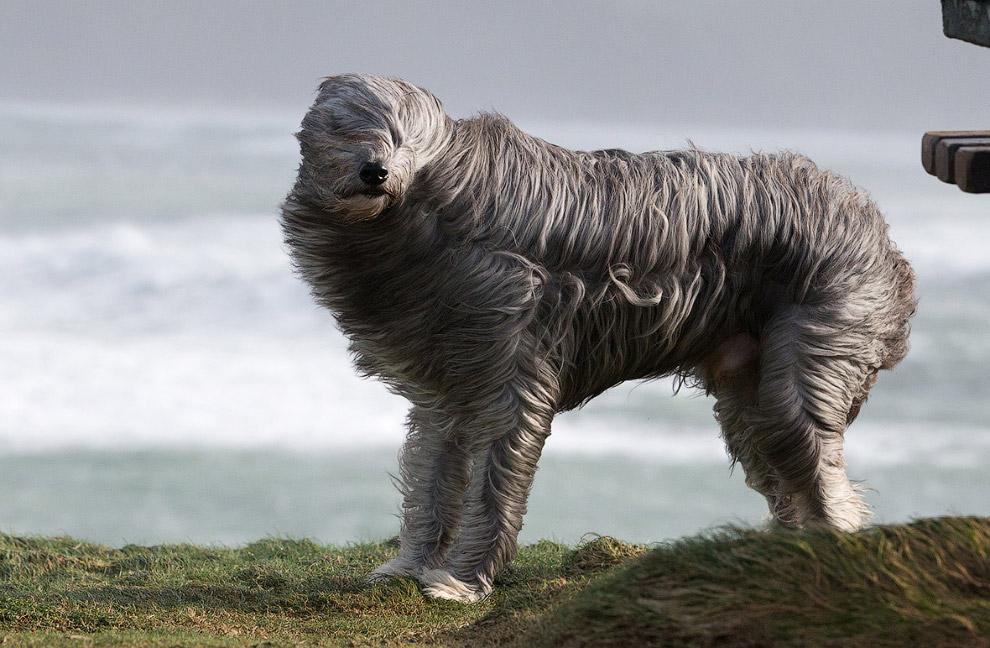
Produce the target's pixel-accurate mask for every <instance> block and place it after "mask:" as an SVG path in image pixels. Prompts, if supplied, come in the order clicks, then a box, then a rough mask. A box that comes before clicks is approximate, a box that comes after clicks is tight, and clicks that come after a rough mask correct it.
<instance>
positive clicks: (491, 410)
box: [419, 385, 554, 603]
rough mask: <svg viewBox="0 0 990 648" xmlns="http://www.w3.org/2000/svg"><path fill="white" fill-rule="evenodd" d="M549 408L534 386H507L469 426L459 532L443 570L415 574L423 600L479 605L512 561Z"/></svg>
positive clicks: (547, 429)
mask: <svg viewBox="0 0 990 648" xmlns="http://www.w3.org/2000/svg"><path fill="white" fill-rule="evenodd" d="M549 403H550V400H549V399H547V398H546V392H545V391H544V390H543V389H541V388H540V387H539V386H538V385H534V387H533V388H520V387H518V386H516V385H510V386H508V387H506V389H505V391H504V393H503V394H502V396H501V398H499V399H498V400H497V402H495V403H493V404H492V405H491V406H490V407H488V408H487V409H486V410H485V412H484V413H483V414H482V415H481V416H479V417H478V418H477V419H476V421H475V422H474V424H475V425H477V426H478V428H476V429H478V430H479V431H480V434H479V436H478V437H477V441H476V443H475V447H474V451H473V456H474V470H473V474H472V477H471V486H470V489H469V491H468V494H467V501H466V503H465V513H464V517H463V519H462V521H461V531H460V534H459V535H458V537H457V540H456V541H455V543H454V545H453V546H452V547H451V549H450V551H449V552H448V554H447V560H446V561H445V564H444V566H443V567H441V568H439V569H433V570H428V571H424V572H423V573H422V574H420V577H419V580H420V582H421V583H422V584H423V586H424V592H425V593H426V594H427V595H429V596H433V597H435V598H448V599H454V600H459V601H463V602H466V603H472V602H475V601H479V600H481V599H483V598H485V597H486V596H488V594H489V593H490V592H491V590H492V582H493V580H494V578H495V574H496V573H498V571H499V570H500V569H501V568H502V567H504V566H505V565H506V564H507V563H508V562H510V561H511V560H512V559H513V558H514V557H515V555H516V538H517V536H518V535H519V530H520V529H521V528H522V521H523V516H524V515H525V513H526V500H527V498H528V497H529V491H530V488H531V486H532V484H533V477H534V474H535V473H536V463H537V461H538V460H539V458H540V454H541V452H542V450H543V444H544V441H545V440H546V438H547V436H549V434H550V421H551V419H552V418H553V414H554V410H553V407H552V406H551V405H550V404H549Z"/></svg>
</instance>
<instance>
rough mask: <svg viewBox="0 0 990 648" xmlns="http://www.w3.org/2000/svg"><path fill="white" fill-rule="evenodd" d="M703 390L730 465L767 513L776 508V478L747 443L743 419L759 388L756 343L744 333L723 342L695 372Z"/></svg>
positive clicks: (753, 448) (754, 402)
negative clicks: (711, 399)
mask: <svg viewBox="0 0 990 648" xmlns="http://www.w3.org/2000/svg"><path fill="white" fill-rule="evenodd" d="M698 369H699V373H700V375H701V378H702V380H703V382H704V385H705V387H706V389H707V390H708V391H709V392H710V393H711V394H713V395H714V396H715V398H716V401H715V418H716V419H717V420H718V422H719V424H720V425H721V427H722V438H723V439H724V440H725V446H726V449H727V450H728V451H729V455H730V456H731V457H732V461H733V463H739V464H740V465H741V466H742V468H743V471H744V472H745V474H746V485H747V486H749V487H750V488H752V489H753V490H755V491H757V492H758V493H760V494H761V495H763V496H764V497H765V498H766V500H767V504H768V505H769V507H770V510H771V511H772V510H774V509H775V508H776V505H777V499H776V493H777V492H778V490H779V484H778V480H777V476H776V474H775V473H774V471H773V469H772V468H771V467H770V466H769V465H768V464H767V462H766V461H764V459H763V458H762V457H761V456H760V453H759V452H758V451H757V448H756V447H755V444H752V443H749V442H748V438H749V433H748V425H747V423H746V419H745V415H746V413H747V411H749V409H750V408H752V407H754V406H755V405H756V402H757V401H756V397H757V393H758V390H759V386H760V375H759V342H758V341H757V340H755V339H754V338H752V337H750V336H749V335H746V334H744V333H741V334H737V335H734V336H732V337H730V338H729V339H728V340H726V341H725V342H723V343H722V344H721V345H720V346H719V348H718V349H716V351H715V352H713V353H712V354H711V355H709V356H708V357H707V358H706V359H705V360H704V362H703V363H702V364H701V366H700V367H699V368H698Z"/></svg>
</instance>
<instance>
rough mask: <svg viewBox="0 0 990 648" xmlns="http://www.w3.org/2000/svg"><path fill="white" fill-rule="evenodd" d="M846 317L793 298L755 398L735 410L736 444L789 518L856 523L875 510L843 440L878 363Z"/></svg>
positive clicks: (767, 336)
mask: <svg viewBox="0 0 990 648" xmlns="http://www.w3.org/2000/svg"><path fill="white" fill-rule="evenodd" d="M838 322H841V320H840V319H839V318H838V317H836V316H835V313H834V312H829V311H828V310H827V309H826V308H825V307H808V306H803V307H800V306H791V307H787V308H785V309H783V310H782V311H781V312H779V313H778V314H777V315H775V316H774V317H773V318H771V320H770V321H769V322H768V323H767V326H766V327H765V329H764V331H763V333H762V335H761V340H760V348H759V378H758V386H757V389H756V397H755V401H754V402H753V404H751V405H750V406H748V407H746V408H744V409H742V410H741V411H739V412H734V413H733V414H732V415H731V416H732V417H733V421H734V422H733V428H734V429H733V430H732V431H731V436H732V442H731V443H730V451H733V449H734V452H735V453H736V456H738V457H739V458H740V461H741V463H743V466H744V469H746V470H747V478H748V481H749V482H750V483H752V485H753V486H754V487H755V488H756V489H757V490H759V491H760V492H761V493H762V494H763V495H764V496H766V498H767V501H768V502H769V503H770V506H771V512H772V514H773V516H774V518H775V520H776V521H778V522H780V523H782V524H785V525H789V526H798V527H801V526H804V525H806V524H809V523H825V524H829V525H831V526H833V527H836V528H838V529H841V530H845V531H851V530H855V529H858V528H859V527H860V526H862V524H863V523H864V522H865V521H866V519H868V518H869V516H870V511H869V507H868V506H867V505H866V503H865V502H864V501H863V500H862V497H861V496H860V494H859V492H858V491H857V490H856V488H855V487H854V486H853V485H852V484H851V483H850V481H849V479H848V477H847V476H846V470H845V469H846V463H845V457H844V454H843V450H842V442H843V434H844V433H845V428H846V425H847V424H848V421H849V420H850V414H851V410H853V408H854V407H856V405H857V402H858V401H857V399H858V398H860V397H861V396H862V393H861V392H862V390H863V385H864V383H865V382H866V381H867V380H868V377H869V375H870V373H871V372H872V371H873V369H871V367H870V363H871V360H870V359H869V358H868V356H869V354H870V353H871V351H870V346H871V341H870V340H869V336H867V335H860V334H857V333H856V331H855V327H850V326H848V325H842V324H840V323H838ZM730 409H731V408H730ZM729 436H730V433H729V432H728V431H727V440H728V437H729ZM733 446H734V448H733ZM747 464H749V465H747ZM751 473H752V474H751Z"/></svg>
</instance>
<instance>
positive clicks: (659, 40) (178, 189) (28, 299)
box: [0, 0, 990, 545]
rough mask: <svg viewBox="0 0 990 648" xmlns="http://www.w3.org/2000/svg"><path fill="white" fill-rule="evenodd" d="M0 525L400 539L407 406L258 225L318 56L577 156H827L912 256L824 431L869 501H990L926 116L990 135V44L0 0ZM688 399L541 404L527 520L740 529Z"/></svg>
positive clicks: (907, 15) (926, 19) (966, 231)
mask: <svg viewBox="0 0 990 648" xmlns="http://www.w3.org/2000/svg"><path fill="white" fill-rule="evenodd" d="M0 51H2V55H3V56H2V65H0V489H2V492H3V497H2V498H0V530H3V531H7V532H10V533H16V534H45V535H51V534H69V535H72V536H75V537H77V538H79V539H86V540H94V541H99V542H104V543H109V544H112V545H121V544H125V543H130V542H134V543H162V542H176V541H194V542H202V543H225V544H237V543H243V542H247V541H251V540H255V539H258V538H260V537H263V536H266V535H289V536H294V537H309V538H313V539H316V540H319V541H322V542H333V543H345V542H348V541H357V540H367V539H378V538H384V537H389V536H391V535H395V534H396V533H397V532H398V520H397V519H396V517H395V514H396V513H397V511H398V503H399V498H398V495H397V493H396V491H395V489H394V488H393V487H392V485H391V483H390V480H389V477H388V473H389V472H390V471H391V472H394V471H395V470H396V460H395V457H396V452H397V450H398V448H399V445H400V444H401V440H402V437H403V428H402V424H403V417H404V413H405V404H404V402H403V401H402V400H401V399H398V398H396V397H394V396H391V395H390V394H388V393H387V392H386V391H385V389H384V388H383V387H382V386H381V385H379V384H377V383H375V382H373V381H367V380H361V379H359V378H358V377H357V376H356V375H355V374H354V372H353V371H352V369H351V367H350V363H349V360H348V357H347V353H346V345H345V341H344V340H343V339H342V337H341V336H340V334H339V333H338V332H337V331H336V330H335V328H334V326H333V322H332V319H331V318H330V316H329V314H327V313H325V312H322V311H320V310H318V309H317V308H316V307H315V306H314V305H313V304H312V303H311V301H310V299H309V297H308V294H307V291H306V288H305V287H304V286H303V285H302V283H301V282H300V281H298V280H297V279H296V278H295V277H293V275H292V270H291V268H290V265H289V263H288V260H287V257H286V254H285V249H284V246H283V245H282V242H281V237H280V232H279V229H278V223H277V214H278V205H279V203H280V201H281V200H282V198H283V197H284V195H285V194H286V193H287V191H288V190H289V188H290V186H291V184H292V182H293V178H294V175H295V169H296V165H297V164H298V150H297V147H296V143H295V141H294V139H293V137H292V134H293V132H294V131H295V130H296V128H297V125H298V123H299V120H300V119H301V117H302V115H303V114H304V112H305V111H306V110H307V108H308V106H309V104H310V103H311V102H312V100H313V98H314V90H315V89H316V86H317V85H318V84H319V82H320V79H321V77H323V76H327V75H331V74H335V73H340V72H345V71H356V72H374V73H379V74H385V75H389V76H399V77H403V78H405V79H407V80H409V81H411V82H413V83H415V84H417V85H421V86H423V87H426V88H428V89H430V90H432V91H433V92H434V93H435V94H436V95H437V96H438V97H439V98H440V99H441V100H442V101H443V102H444V103H445V106H446V108H447V111H448V113H449V114H451V115H452V116H453V117H468V116H470V115H472V114H473V113H475V112H479V111H490V110H497V111H499V112H501V113H503V114H505V115H507V116H508V117H510V118H511V119H513V120H514V121H516V122H517V123H518V124H519V125H520V126H522V127H523V128H524V129H526V130H528V131H529V132H531V133H533V134H536V135H539V136H540V137H543V138H544V139H547V140H549V141H551V142H554V143H556V144H561V145H564V146H568V147H571V148H582V149H590V148H607V147H623V148H627V149H630V150H633V151H646V150H654V149H666V148H679V147H683V146H686V145H687V144H688V142H689V140H690V141H691V142H693V143H694V144H695V145H697V146H699V147H702V148H707V149H711V150H724V151H733V152H737V153H743V154H744V153H747V152H749V151H752V150H766V151H770V150H776V149H781V148H787V149H792V150H798V151H801V152H804V153H806V154H808V155H809V156H811V157H812V158H814V159H815V160H816V161H817V162H818V163H819V164H820V165H822V166H826V167H829V168H832V169H834V170H836V171H838V172H840V173H842V174H845V175H847V176H849V177H851V178H852V179H853V180H854V182H856V183H857V184H859V185H860V186H863V187H865V188H866V189H868V190H869V191H870V192H871V193H872V195H873V196H874V198H875V199H876V201H877V202H878V203H879V204H880V206H881V207H882V209H883V210H884V211H885V212H886V214H887V215H888V217H889V221H890V224H891V233H892V237H893V238H894V240H895V241H896V242H897V243H898V245H899V246H900V247H901V248H902V249H903V251H904V252H905V254H906V255H907V257H908V258H909V259H910V260H911V261H912V263H913V264H914V266H915V269H916V271H917V275H918V293H919V296H920V300H921V301H920V308H919V312H918V315H917V317H916V319H915V320H914V331H913V350H912V353H911V354H910V355H909V356H908V358H907V360H906V361H905V362H904V363H903V364H902V365H901V366H900V367H899V368H898V369H897V370H896V371H895V372H893V373H887V374H885V375H883V376H881V379H880V382H879V385H878V386H877V388H876V389H875V390H874V392H873V396H872V398H871V400H870V402H869V404H868V405H867V406H866V407H865V408H864V411H863V414H862V415H861V416H860V418H859V420H858V421H857V422H856V423H855V424H854V425H853V426H852V428H851V429H850V431H849V433H848V435H847V448H848V459H849V473H850V475H851V476H852V477H853V478H854V479H862V480H865V483H866V485H867V486H869V487H871V488H873V489H875V491H873V492H871V493H870V494H869V496H868V499H869V500H870V501H871V502H872V503H873V504H874V506H875V507H876V511H877V514H878V517H879V519H880V520H881V521H886V522H896V521H905V520H907V519H909V518H911V517H915V516H929V515H941V514H952V513H965V514H980V515H986V514H988V513H990V510H988V509H990V504H988V499H990V413H988V411H987V401H988V396H990V381H988V376H990V369H988V360H990V341H988V338H987V335H986V332H987V329H988V325H990V255H988V254H987V253H986V247H987V242H988V241H990V197H987V196H973V195H967V194H963V193H961V192H960V191H959V190H958V189H957V188H955V187H954V186H951V185H946V184H942V183H940V182H938V181H937V180H936V179H934V178H932V177H930V176H928V175H926V174H925V173H924V171H923V170H922V168H921V164H920V162H919V147H920V140H921V135H922V134H923V133H924V131H926V130H936V129H938V130H948V129H970V128H984V129H987V128H990V84H988V83H987V79H990V50H987V49H983V48H979V47H976V46H973V45H969V44H966V43H962V42H960V41H953V40H949V39H946V38H945V37H944V36H942V33H941V12H940V7H939V3H938V2H936V1H934V0H888V1H876V2H862V1H861V0H833V1H832V2H829V3H798V2H791V1H789V0H774V1H756V0H739V1H736V2H731V3H726V2H714V1H692V2H689V1H687V0H684V1H682V2H656V1H650V0H642V1H622V0H616V1H613V2H609V3H597V2H590V1H584V0H582V1H569V2H541V3H528V2H523V1H520V0H511V1H507V2H499V3H482V2H477V3H440V2H417V1H409V0H406V1H402V2H399V1H388V0H383V1H379V2H375V3H354V2H324V1H320V0H299V1H292V0H286V1H283V2H280V3H277V4H275V3H269V2H262V1H252V0H244V1H239V2H233V1H228V2H206V3H204V2H192V1H189V2H178V1H173V2H161V3H134V2H130V1H127V0H123V1H112V0H110V1H103V2H100V3H79V2H69V1H64V2H59V1H49V2H44V3H38V2H29V1H20V0H0ZM711 406H712V401H711V400H710V399H708V398H706V397H704V395H702V394H698V393H693V392H690V391H689V390H684V391H681V392H679V393H677V394H676V395H674V394H673V393H672V386H671V383H670V382H669V381H658V382H652V383H645V384H628V385H623V386H620V387H618V388H615V389H613V390H612V391H610V392H608V393H607V394H605V395H603V396H602V397H600V398H599V399H597V400H596V401H594V402H592V403H591V404H590V405H589V406H588V407H586V408H585V409H583V410H581V411H578V412H572V413H568V414H566V415H563V416H561V417H559V418H558V419H557V420H556V421H555V423H554V433H553V435H552V436H551V438H550V440H549V441H548V445H547V449H546V453H545V457H544V459H543V461H542V462H541V469H540V471H539V473H538V475H537V479H536V485H535V487H534V490H533V494H532V499H531V506H530V513H529V515H528V516H527V518H526V526H525V528H524V529H523V533H522V540H523V541H524V542H532V541H535V540H537V539H539V538H549V539H556V540H560V541H564V542H569V543H573V542H576V541H578V540H579V539H580V537H581V536H582V535H583V534H585V533H587V532H597V533H600V534H605V535H612V536H616V537H618V538H621V539H623V540H630V541H640V542H650V541H659V540H663V539H666V538H671V537H676V536H679V535H683V534H688V533H694V532H697V531H699V530H702V529H706V528H710V527H712V526H714V525H718V524H723V523H730V522H744V523H750V524H758V523H760V521H761V520H762V518H763V516H764V515H765V507H764V504H763V501H762V498H760V497H759V496H758V495H757V494H756V493H754V492H752V491H750V490H748V489H747V488H746V487H745V486H744V485H743V479H742V478H743V475H742V471H741V470H736V471H734V472H733V471H731V470H730V466H729V461H728V459H727V457H726V455H725V452H724V449H723V446H722V443H721V441H720V439H719V434H718V426H717V424H716V422H715V420H714V419H713V417H712V414H711Z"/></svg>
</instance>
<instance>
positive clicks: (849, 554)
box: [0, 518, 990, 647]
mask: <svg viewBox="0 0 990 648" xmlns="http://www.w3.org/2000/svg"><path fill="white" fill-rule="evenodd" d="M394 552H395V545H394V543H389V542H386V543H378V544H360V545H350V546H347V547H328V546H322V545H318V544H315V543H312V542H309V541H305V540H302V541H300V540H288V539H269V540H263V541H260V542H256V543H253V544H250V545H247V546H246V547H241V548H217V547H200V546H193V545H170V546H157V547H138V546H127V547H123V548H121V549H110V548H107V547H102V546H99V545H93V544H87V543H81V542H76V541H74V540H71V539H68V538H52V539H45V538H17V537H12V536H0V635H3V637H2V642H3V644H4V646H49V645H77V646H93V645H109V646H163V647H164V646H168V647H171V646H295V645H306V646H353V645H356V646H362V645H374V646H380V645H386V646H387V645H400V644H401V645H442V646H485V645H519V646H529V645H538V646H560V645H564V646H629V645H632V646H641V645H643V646H649V645H656V646H660V645H662V646H770V645H781V646H787V645H793V646H819V645H822V646H828V645H834V646H910V645H916V646H981V645H990V640H988V637H990V556H988V553H990V520H988V519H984V518H940V519H931V520H921V521H918V522H915V523H912V524H910V525H892V526H884V527H878V528H876V529H870V530H867V531H864V532H861V533H858V534H853V535H850V534H842V533H838V532H833V531H829V530H815V531H811V532H805V533H794V532H788V531H783V530H774V531H770V532H767V531H756V530H751V529H720V530H717V531H714V532H711V533H709V534H705V535H702V536H697V537H692V538H687V539H684V540H680V541H678V542H674V543H671V544H664V545H659V546H656V547H653V548H647V547H642V546H636V545H628V544H624V543H621V542H619V541H616V540H613V539H611V538H597V537H596V538H592V539H590V540H588V541H587V542H584V543H582V544H581V545H579V546H578V547H576V548H571V547H567V546H564V545H560V544H555V543H551V542H540V543H537V544H534V545H529V546H527V547H524V548H523V549H522V551H521V552H520V554H519V557H518V558H517V559H516V561H515V562H514V563H513V565H512V566H511V567H510V568H509V569H507V570H506V571H505V572H504V573H503V574H502V575H501V576H500V577H499V579H498V581H497V584H496V586H497V589H496V592H495V594H494V595H493V596H491V597H490V598H489V599H488V600H486V601H484V602H482V603H479V604H476V605H473V606H468V605H461V604H458V603H452V602H449V601H434V600H430V599H426V598H424V597H423V596H422V595H421V594H420V592H419V589H418V587H417V586H416V584H415V583H414V582H412V581H410V580H402V581H395V582H393V583H391V584H387V585H377V586H373V587H371V586H365V585H364V584H363V582H362V578H363V576H364V574H365V573H367V572H368V571H369V570H370V569H372V568H373V567H374V566H376V565H378V564H379V563H381V562H383V561H384V560H386V559H387V558H388V557H390V556H391V555H393V554H394Z"/></svg>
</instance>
